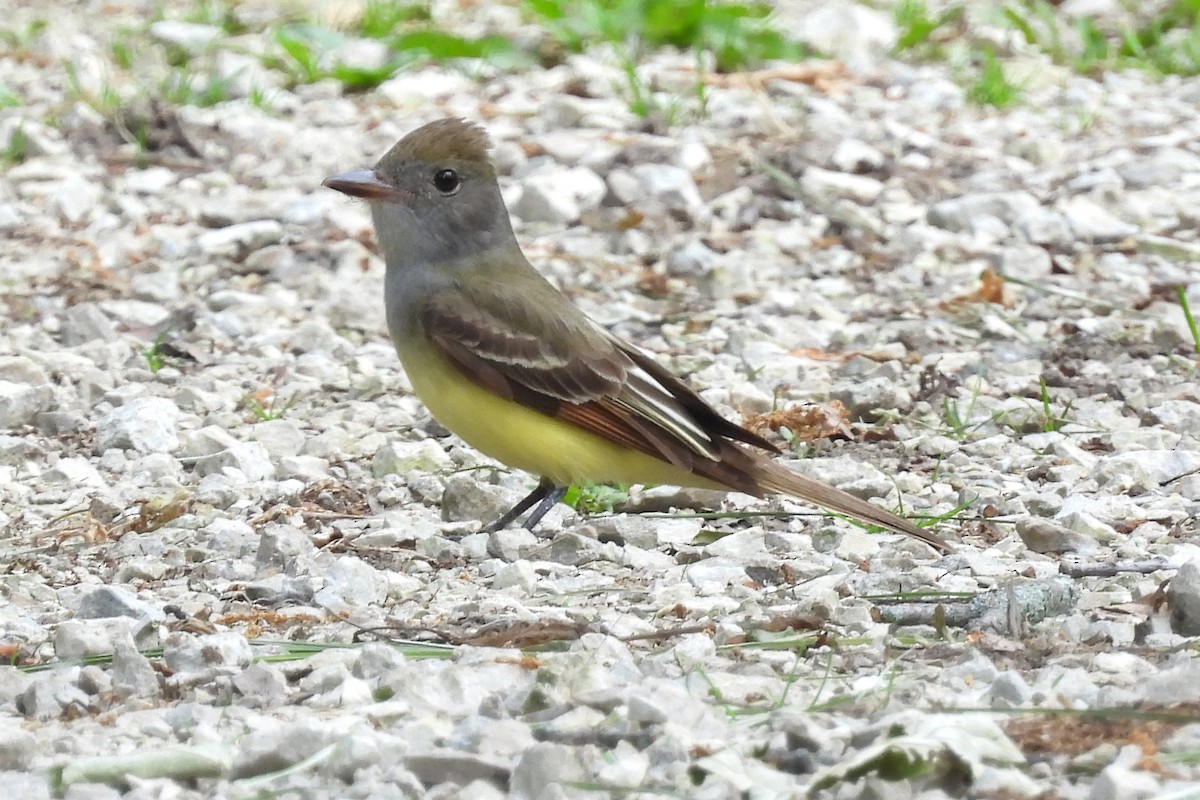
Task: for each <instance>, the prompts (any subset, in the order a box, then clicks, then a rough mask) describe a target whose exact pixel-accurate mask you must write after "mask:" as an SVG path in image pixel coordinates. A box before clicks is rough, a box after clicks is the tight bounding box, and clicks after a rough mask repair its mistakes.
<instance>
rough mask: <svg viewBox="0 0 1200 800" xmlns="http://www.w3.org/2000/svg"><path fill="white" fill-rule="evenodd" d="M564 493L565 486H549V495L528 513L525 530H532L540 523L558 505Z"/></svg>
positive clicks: (565, 491)
mask: <svg viewBox="0 0 1200 800" xmlns="http://www.w3.org/2000/svg"><path fill="white" fill-rule="evenodd" d="M566 493H567V487H565V486H551V488H550V493H549V494H547V495H546V496H545V497H543V498H542V502H540V503H538V504H537V508H535V509H534V510H533V511H530V512H529V516H528V517H526V518H525V530H527V531H531V530H533V528H534V526H535V525H537V524H538V523H539V522H541V521H542V517H544V516H546V514H547V512H549V511H550V509H552V508H554V507H555V506H556V505H558V501H559V500H562V499H563V495H565V494H566Z"/></svg>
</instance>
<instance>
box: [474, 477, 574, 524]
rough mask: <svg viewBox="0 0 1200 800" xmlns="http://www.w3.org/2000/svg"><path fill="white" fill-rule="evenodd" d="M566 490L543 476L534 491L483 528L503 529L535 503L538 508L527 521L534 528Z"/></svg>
mask: <svg viewBox="0 0 1200 800" xmlns="http://www.w3.org/2000/svg"><path fill="white" fill-rule="evenodd" d="M566 492H567V490H566V489H559V488H557V487H556V486H555V485H554V484H553V483H551V482H550V481H548V480H546V479H545V478H543V479H542V480H540V481H538V485H537V486H536V487H534V490H533V491H532V492H530V493H529V494H527V495H525V497H523V498H521V500H520V502H518V503H517V504H516V505H515V506H513V507H512V508H510V509H509V510H508V511H506V512H504V514H503V515H502V516H501V517H500V519H498V520H496V521H495V522H493V523H492V524H491V525H488V526H487V527H486V528H484V529H483V530H484V532H485V533H495V532H496V531H502V530H504V529H505V528H507V527H508V526H509V525H511V524H513V522H514V521H515V520H516V519H517V517H519V516H521V515H522V514H524V513H525V512H526V511H528V510H529V509H531V508H533V506H534V505H537V508H535V509H534V511H533V513H532V514H530V515H529V520H527V521H526V522H525V527H526V528H532V527H533V526H534V525H536V524H537V523H538V521H539V520H540V519H541V518H542V517H544V516H546V512H547V511H549V510H550V509H551V508H553V507H554V504H555V503H557V502H558V501H559V500H561V499H562V498H563V495H564V494H566Z"/></svg>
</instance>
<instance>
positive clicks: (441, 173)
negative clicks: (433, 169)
mask: <svg viewBox="0 0 1200 800" xmlns="http://www.w3.org/2000/svg"><path fill="white" fill-rule="evenodd" d="M433 185H434V187H436V188H437V190H438V191H439V192H441V193H442V194H454V193H455V192H457V191H458V189H459V187H460V186H462V178H460V177H458V173H457V172H455V171H454V170H452V169H442V170H438V173H437V174H436V175H434V176H433Z"/></svg>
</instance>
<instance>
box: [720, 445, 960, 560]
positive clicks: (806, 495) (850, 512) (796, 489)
mask: <svg viewBox="0 0 1200 800" xmlns="http://www.w3.org/2000/svg"><path fill="white" fill-rule="evenodd" d="M742 452H743V453H746V455H749V456H751V459H752V462H753V463H752V465H751V466H750V467H749V468H748V469H746V472H747V473H749V475H750V477H751V478H752V479H753V480H754V481H755V483H757V484H758V485H759V486H761V487H762V488H763V489H764V490H765V491H768V492H774V493H776V494H785V495H789V496H791V497H796V498H799V499H801V500H806V501H808V502H810V503H813V504H814V505H818V506H821V507H822V508H826V509H829V510H830V511H837V512H840V513H842V514H845V515H846V516H848V517H854V518H855V519H857V520H859V521H861V522H868V523H870V524H872V525H878V526H880V527H882V528H887V529H888V530H892V531H895V532H896V533H906V534H908V535H909V536H912V537H915V538H917V539H920V540H921V541H922V542H924V543H925V544H927V545H929V546H930V547H932V548H934V549H936V550H939V551H940V552H943V553H946V552H949V550H950V548H949V546H948V545H947V544H946V542H944V541H943V540H942V539H941V538H939V537H938V536H935V535H934V534H932V533H930V532H929V531H927V530H925V529H924V528H918V527H917V526H916V525H914V524H913V523H911V522H909V521H908V520H906V519H904V518H903V517H898V516H896V515H895V514H893V513H891V512H890V511H885V510H884V509H882V508H880V507H879V506H877V505H873V504H871V503H868V502H867V501H866V500H862V499H860V498H858V497H854V496H853V495H849V494H846V493H845V492H843V491H842V490H841V489H835V488H833V487H832V486H830V485H828V484H825V483H822V482H821V481H818V480H816V479H814V478H810V477H808V476H807V475H801V474H800V473H798V472H793V471H792V470H790V469H788V468H787V467H785V466H783V465H782V464H779V463H778V462H775V461H772V460H771V459H769V458H764V457H762V456H759V455H758V454H757V453H755V454H750V453H747V452H746V451H745V450H743V451H742Z"/></svg>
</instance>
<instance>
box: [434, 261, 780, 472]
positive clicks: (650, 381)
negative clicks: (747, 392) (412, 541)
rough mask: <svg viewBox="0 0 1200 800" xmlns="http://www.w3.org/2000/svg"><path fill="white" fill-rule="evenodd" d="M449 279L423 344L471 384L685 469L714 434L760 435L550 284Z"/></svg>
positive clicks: (706, 452) (714, 454)
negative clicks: (712, 404)
mask: <svg viewBox="0 0 1200 800" xmlns="http://www.w3.org/2000/svg"><path fill="white" fill-rule="evenodd" d="M473 287H474V288H467V287H464V286H461V285H460V286H455V287H452V288H448V289H444V290H442V291H440V292H438V293H435V294H434V295H433V296H431V297H430V298H429V299H428V300H427V301H426V302H425V304H424V306H423V308H422V312H421V324H422V326H423V328H424V332H425V335H426V336H427V337H428V339H429V341H430V342H431V343H432V344H433V345H434V346H435V347H437V348H438V350H440V351H441V352H442V354H443V355H445V356H446V357H447V358H449V359H450V360H451V361H452V362H453V363H455V364H456V365H457V366H458V367H459V369H461V370H462V371H463V372H464V374H466V375H467V377H469V378H470V379H471V380H472V381H474V382H475V383H477V384H479V385H481V386H483V387H485V388H487V389H489V390H491V391H493V392H495V393H496V394H498V395H500V396H501V397H505V398H507V399H511V400H513V401H515V402H518V403H521V404H522V405H525V406H528V407H530V408H533V409H536V410H538V411H540V412H542V413H544V414H547V415H549V416H552V417H555V418H557V419H560V420H563V421H565V422H570V423H572V424H575V425H578V426H579V427H581V428H583V429H585V430H587V431H590V432H591V433H594V434H597V435H599V436H602V437H604V438H605V439H608V440H610V441H613V442H616V443H618V444H622V445H625V446H628V447H633V448H635V449H638V450H641V451H643V452H645V453H648V454H650V455H654V456H656V457H658V458H661V459H663V460H665V461H668V462H670V463H672V464H674V465H676V466H678V467H680V468H682V469H685V470H688V471H691V470H692V469H693V468H694V467H695V465H696V463H697V459H700V460H703V461H709V462H715V461H719V460H720V459H721V453H722V450H723V447H722V442H721V440H722V439H723V438H736V439H740V440H742V441H746V442H748V443H750V444H754V445H756V446H759V447H764V448H767V449H772V450H773V449H774V448H773V447H772V446H771V445H770V444H769V443H768V442H766V441H765V440H763V439H760V438H759V437H757V436H755V435H754V434H752V433H750V432H749V431H746V430H744V429H742V428H740V427H738V426H737V425H734V424H733V423H731V422H729V421H728V420H725V419H724V418H723V417H721V416H720V415H719V414H717V413H716V412H715V411H714V410H713V409H712V408H711V407H709V406H708V404H707V403H705V402H704V401H703V400H702V399H701V398H700V396H699V395H697V394H696V393H695V392H693V391H692V390H691V389H690V388H688V387H687V385H686V384H684V383H683V382H682V381H680V380H679V379H678V378H676V377H675V376H673V375H671V373H670V372H669V371H667V370H666V369H665V368H663V367H662V366H660V365H659V364H658V363H657V362H655V361H653V360H652V359H651V358H650V357H649V356H647V355H645V354H644V353H641V352H640V351H638V350H637V349H636V348H633V347H632V346H631V345H628V344H625V343H624V342H621V341H620V340H618V339H616V338H615V337H613V336H612V335H611V334H609V333H608V332H607V331H605V330H604V329H603V328H601V327H599V326H598V325H596V323H594V322H592V321H591V320H590V319H588V318H587V317H586V316H585V315H584V314H583V313H582V312H580V311H579V310H578V309H577V308H575V306H573V305H572V304H571V303H570V301H568V300H567V299H566V298H565V297H563V296H562V295H560V294H559V293H558V292H557V291H554V292H553V293H548V292H545V291H538V289H541V288H542V287H540V286H530V287H527V288H529V289H531V290H533V291H520V288H521V287H519V286H518V287H514V286H512V285H507V286H505V287H495V286H493V287H489V286H487V285H486V284H483V285H479V284H473Z"/></svg>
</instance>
